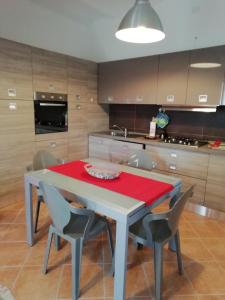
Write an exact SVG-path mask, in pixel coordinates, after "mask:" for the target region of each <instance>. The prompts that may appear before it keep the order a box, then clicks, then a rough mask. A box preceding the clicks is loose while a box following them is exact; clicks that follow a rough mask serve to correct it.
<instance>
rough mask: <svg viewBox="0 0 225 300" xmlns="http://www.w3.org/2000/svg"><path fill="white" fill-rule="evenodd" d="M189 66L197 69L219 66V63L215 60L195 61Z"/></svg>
mask: <svg viewBox="0 0 225 300" xmlns="http://www.w3.org/2000/svg"><path fill="white" fill-rule="evenodd" d="M190 67H191V68H199V69H212V68H219V67H221V64H220V63H217V62H197V63H193V64H190Z"/></svg>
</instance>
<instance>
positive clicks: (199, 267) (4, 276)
mask: <svg viewBox="0 0 225 300" xmlns="http://www.w3.org/2000/svg"><path fill="white" fill-rule="evenodd" d="M49 222H50V219H49V217H48V213H47V210H46V207H45V206H44V205H43V206H42V208H41V217H40V223H39V224H40V227H39V228H40V229H39V232H38V234H37V240H38V243H37V244H36V245H35V246H33V247H31V248H30V247H28V246H27V244H26V242H25V239H26V237H25V214H24V208H23V203H22V202H21V204H18V203H17V204H15V205H12V206H10V207H7V208H4V209H0V283H3V284H4V285H6V286H8V287H9V288H10V289H11V290H12V292H13V294H14V296H15V298H16V300H45V299H46V300H69V299H71V260H70V247H69V245H67V244H66V243H62V248H61V250H60V251H59V252H57V251H55V250H54V249H52V252H51V256H50V261H49V272H48V273H47V275H43V274H42V273H41V267H42V261H43V254H44V248H45V242H46V237H47V230H48V225H49ZM180 233H181V246H182V253H183V261H184V266H185V271H184V275H183V276H179V275H178V272H177V265H176V255H175V254H174V253H173V252H171V251H168V250H167V249H166V248H165V251H164V286H163V299H164V300H222V299H223V300H225V223H224V222H218V221H216V220H211V219H208V218H204V217H201V216H198V215H197V214H194V213H192V212H189V211H185V212H184V214H183V216H182V221H181V224H180ZM152 254H153V252H152V250H151V249H147V248H144V249H142V250H139V251H137V250H136V247H135V246H134V245H133V244H132V242H131V241H130V242H129V254H128V273H127V289H126V294H127V299H129V300H147V299H149V300H152V299H153V292H154V290H153V284H154V276H153V259H152ZM109 268H110V256H109V251H108V244H107V240H106V238H105V237H104V236H102V237H100V238H99V239H98V240H95V241H89V242H87V243H86V244H85V247H84V250H83V258H82V274H81V299H83V300H88V299H89V300H100V299H101V300H112V299H113V278H112V277H110V276H109V274H108V273H109Z"/></svg>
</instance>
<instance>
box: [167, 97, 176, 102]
mask: <svg viewBox="0 0 225 300" xmlns="http://www.w3.org/2000/svg"><path fill="white" fill-rule="evenodd" d="M174 101H175V96H174V95H167V96H166V102H168V103H173V102H174Z"/></svg>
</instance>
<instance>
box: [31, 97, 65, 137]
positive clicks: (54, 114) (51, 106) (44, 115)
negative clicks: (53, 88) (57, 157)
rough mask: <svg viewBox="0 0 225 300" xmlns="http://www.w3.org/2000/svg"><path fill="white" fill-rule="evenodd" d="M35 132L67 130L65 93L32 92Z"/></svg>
mask: <svg viewBox="0 0 225 300" xmlns="http://www.w3.org/2000/svg"><path fill="white" fill-rule="evenodd" d="M34 114H35V134H44V133H56V132H64V131H68V121H67V119H68V118H67V115H68V104H67V95H66V94H56V93H45V92H44V93H43V92H35V93H34Z"/></svg>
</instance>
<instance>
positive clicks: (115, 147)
mask: <svg viewBox="0 0 225 300" xmlns="http://www.w3.org/2000/svg"><path fill="white" fill-rule="evenodd" d="M141 149H143V145H142V144H135V143H129V142H123V141H115V140H112V141H111V145H110V160H111V161H112V162H116V163H118V162H119V163H127V161H128V159H129V157H130V156H131V155H132V154H134V153H135V152H136V151H138V150H141Z"/></svg>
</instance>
